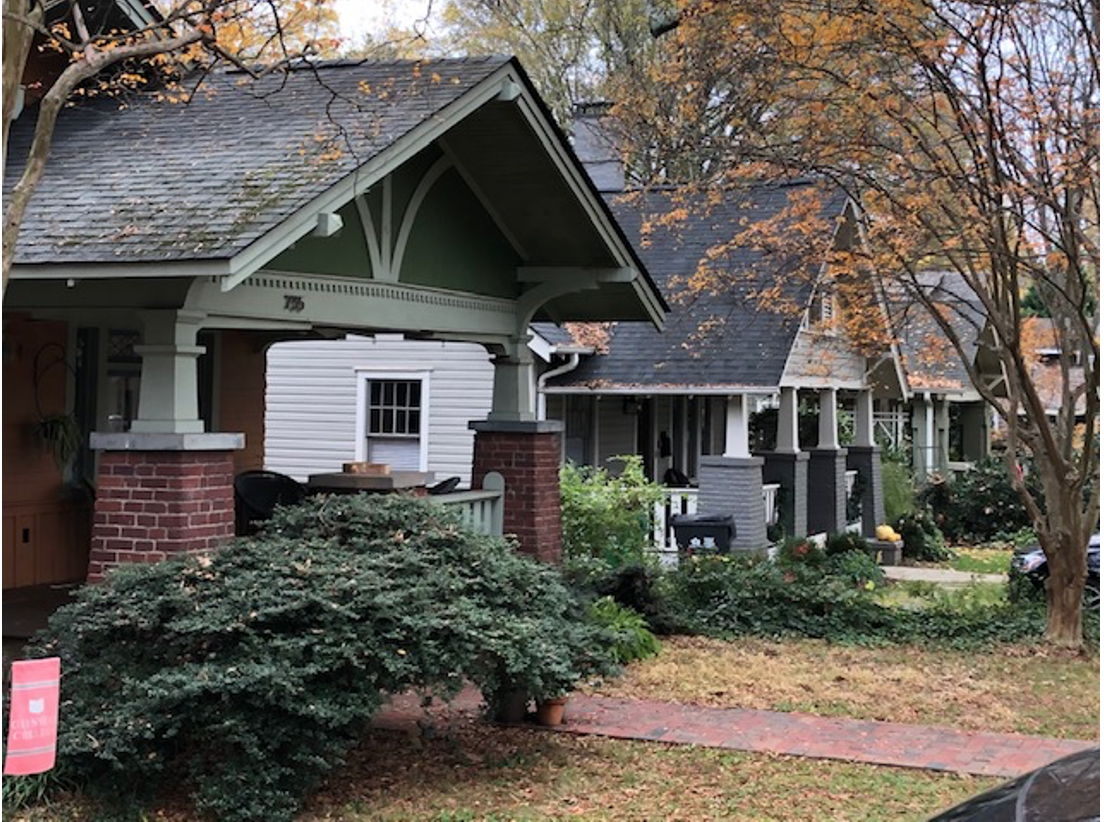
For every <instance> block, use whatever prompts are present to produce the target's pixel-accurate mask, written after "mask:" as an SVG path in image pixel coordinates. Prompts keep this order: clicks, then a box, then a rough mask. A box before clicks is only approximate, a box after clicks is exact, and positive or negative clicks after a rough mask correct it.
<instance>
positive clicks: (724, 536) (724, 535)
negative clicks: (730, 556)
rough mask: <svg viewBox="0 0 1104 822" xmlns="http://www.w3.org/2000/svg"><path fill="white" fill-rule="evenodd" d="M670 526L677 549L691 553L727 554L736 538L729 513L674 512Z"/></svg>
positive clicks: (734, 525)
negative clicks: (673, 531)
mask: <svg viewBox="0 0 1104 822" xmlns="http://www.w3.org/2000/svg"><path fill="white" fill-rule="evenodd" d="M671 527H672V528H674V529H675V541H676V542H677V543H678V546H679V550H680V551H688V552H689V553H692V554H727V553H728V552H729V550H730V549H731V547H732V540H733V539H735V538H736V519H735V517H733V516H732V515H731V514H676V515H675V516H673V517H671Z"/></svg>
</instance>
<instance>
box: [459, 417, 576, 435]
mask: <svg viewBox="0 0 1104 822" xmlns="http://www.w3.org/2000/svg"><path fill="white" fill-rule="evenodd" d="M468 428H470V429H471V430H472V431H477V432H480V433H498V434H559V433H562V432H563V430H564V425H563V423H562V422H560V421H559V420H472V421H471V422H469V423H468Z"/></svg>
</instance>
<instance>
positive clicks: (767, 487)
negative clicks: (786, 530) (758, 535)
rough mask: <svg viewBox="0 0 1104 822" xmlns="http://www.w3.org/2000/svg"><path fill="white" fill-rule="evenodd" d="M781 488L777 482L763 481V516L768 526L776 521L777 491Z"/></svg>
mask: <svg viewBox="0 0 1104 822" xmlns="http://www.w3.org/2000/svg"><path fill="white" fill-rule="evenodd" d="M781 488H782V486H781V485H779V484H778V483H777V482H765V483H763V516H764V522H766V523H767V527H768V528H769V527H770V526H772V525H776V524H777V523H778V492H779V490H781Z"/></svg>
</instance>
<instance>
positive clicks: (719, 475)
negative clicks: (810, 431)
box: [698, 457, 767, 551]
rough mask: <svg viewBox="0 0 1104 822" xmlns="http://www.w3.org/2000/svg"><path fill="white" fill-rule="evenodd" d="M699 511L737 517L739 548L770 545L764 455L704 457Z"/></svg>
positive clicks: (754, 548) (737, 547)
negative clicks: (764, 507)
mask: <svg viewBox="0 0 1104 822" xmlns="http://www.w3.org/2000/svg"><path fill="white" fill-rule="evenodd" d="M698 511H700V512H701V513H703V514H731V515H732V516H733V517H735V519H736V539H735V541H734V542H733V548H734V549H735V550H740V551H760V550H763V549H764V548H766V547H767V523H766V519H765V517H764V516H763V513H764V512H763V460H762V459H761V458H760V457H702V458H701V464H700V466H699V468H698Z"/></svg>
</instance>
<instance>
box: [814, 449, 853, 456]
mask: <svg viewBox="0 0 1104 822" xmlns="http://www.w3.org/2000/svg"><path fill="white" fill-rule="evenodd" d="M805 453H807V454H815V455H817V456H824V455H829V454H838V455H840V456H842V457H846V456H847V449H846V448H806V449H805Z"/></svg>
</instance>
